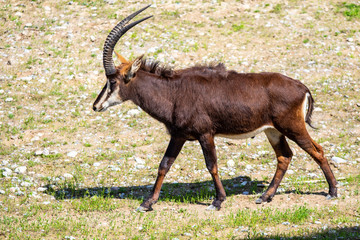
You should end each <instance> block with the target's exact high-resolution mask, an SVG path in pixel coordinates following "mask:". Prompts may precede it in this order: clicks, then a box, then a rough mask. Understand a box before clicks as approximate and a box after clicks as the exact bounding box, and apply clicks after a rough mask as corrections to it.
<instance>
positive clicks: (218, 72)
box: [177, 62, 229, 81]
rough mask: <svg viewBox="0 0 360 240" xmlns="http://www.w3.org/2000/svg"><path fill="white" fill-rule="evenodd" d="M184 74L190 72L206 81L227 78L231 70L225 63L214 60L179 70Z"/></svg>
mask: <svg viewBox="0 0 360 240" xmlns="http://www.w3.org/2000/svg"><path fill="white" fill-rule="evenodd" d="M177 72H178V73H182V74H184V75H186V74H190V75H193V76H194V75H195V76H197V77H200V78H201V79H203V80H205V81H216V80H217V81H222V80H224V79H226V78H227V76H228V74H229V71H228V70H227V69H226V67H225V65H224V64H223V63H217V62H212V63H209V64H207V65H202V64H197V65H195V66H194V67H190V68H186V69H183V70H179V71H177Z"/></svg>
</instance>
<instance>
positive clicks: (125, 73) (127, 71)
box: [93, 5, 152, 112]
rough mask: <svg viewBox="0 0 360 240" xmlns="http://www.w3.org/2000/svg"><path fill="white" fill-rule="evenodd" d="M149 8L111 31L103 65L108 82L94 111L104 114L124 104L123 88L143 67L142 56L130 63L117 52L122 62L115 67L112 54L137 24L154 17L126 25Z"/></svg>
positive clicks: (129, 17) (130, 17)
mask: <svg viewBox="0 0 360 240" xmlns="http://www.w3.org/2000/svg"><path fill="white" fill-rule="evenodd" d="M148 7H150V5H148V6H146V7H144V8H143V9H140V10H139V11H137V12H134V13H133V14H131V15H129V16H128V17H126V18H125V19H123V20H122V21H121V22H119V23H118V24H117V25H116V26H115V27H114V28H113V29H112V30H111V32H110V33H109V35H108V36H107V38H106V40H105V44H104V51H103V64H104V69H105V74H106V79H107V81H106V84H105V86H104V87H103V89H102V90H101V92H100V94H99V95H98V97H97V98H96V100H95V102H94V104H93V109H94V111H96V112H103V111H105V110H106V109H107V108H109V107H111V106H114V105H117V104H120V103H122V102H123V96H122V94H121V93H122V88H125V87H126V85H127V84H128V83H129V82H130V81H131V80H132V79H133V78H134V77H135V76H136V72H137V71H138V70H139V68H140V66H141V60H142V56H140V57H138V58H136V59H135V60H134V61H128V60H126V59H125V58H124V57H122V56H121V55H120V54H118V53H117V52H115V53H116V55H117V58H118V59H119V61H120V62H121V64H120V66H117V67H115V64H114V60H113V58H112V54H113V52H114V48H115V45H116V43H117V42H118V41H119V39H120V38H121V36H122V35H124V34H125V33H126V32H127V31H128V30H129V29H131V28H132V27H134V26H135V25H136V24H138V23H140V22H142V21H145V20H146V19H148V18H151V17H152V16H149V17H146V18H143V19H140V20H138V21H135V22H133V23H131V24H128V25H126V24H127V23H128V22H129V21H130V20H131V19H133V18H134V17H135V16H136V15H138V14H139V13H141V12H142V11H144V10H145V9H147V8H148Z"/></svg>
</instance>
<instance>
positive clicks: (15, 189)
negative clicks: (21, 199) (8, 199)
mask: <svg viewBox="0 0 360 240" xmlns="http://www.w3.org/2000/svg"><path fill="white" fill-rule="evenodd" d="M9 190H10V192H13V193H14V192H17V191H20V188H19V187H11V188H9Z"/></svg>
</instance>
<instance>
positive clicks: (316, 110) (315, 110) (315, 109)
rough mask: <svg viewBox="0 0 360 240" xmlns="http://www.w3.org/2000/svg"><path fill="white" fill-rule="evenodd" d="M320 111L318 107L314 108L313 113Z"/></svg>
mask: <svg viewBox="0 0 360 240" xmlns="http://www.w3.org/2000/svg"><path fill="white" fill-rule="evenodd" d="M322 111H323V110H322V108H319V107H316V108H314V112H322Z"/></svg>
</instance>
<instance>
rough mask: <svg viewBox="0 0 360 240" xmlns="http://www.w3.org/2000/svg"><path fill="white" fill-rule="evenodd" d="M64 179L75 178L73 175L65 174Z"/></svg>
mask: <svg viewBox="0 0 360 240" xmlns="http://www.w3.org/2000/svg"><path fill="white" fill-rule="evenodd" d="M64 178H66V179H70V178H73V175H71V174H70V173H65V174H64Z"/></svg>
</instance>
